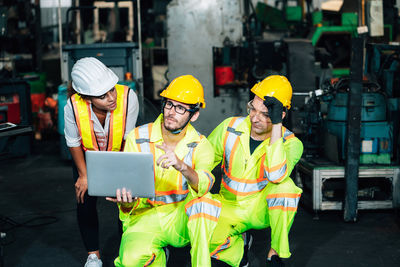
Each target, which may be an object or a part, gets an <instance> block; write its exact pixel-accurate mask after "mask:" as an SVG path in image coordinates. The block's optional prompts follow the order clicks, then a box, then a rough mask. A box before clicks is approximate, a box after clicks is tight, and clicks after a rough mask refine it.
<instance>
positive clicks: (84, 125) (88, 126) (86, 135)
mask: <svg viewBox="0 0 400 267" xmlns="http://www.w3.org/2000/svg"><path fill="white" fill-rule="evenodd" d="M115 89H116V90H117V107H116V108H115V110H113V111H111V115H110V126H109V132H108V140H107V151H120V150H121V147H122V141H123V138H124V134H125V122H126V114H127V108H128V93H129V87H127V86H122V85H119V84H117V85H115ZM71 104H72V110H73V112H74V117H75V121H76V125H77V127H78V130H79V134H80V136H81V143H82V147H83V149H84V150H85V151H86V150H99V144H98V142H97V138H96V134H95V132H94V126H93V121H92V120H91V117H92V111H91V108H90V103H89V102H87V101H86V100H84V99H83V98H82V97H81V96H80V95H78V94H74V95H72V96H71Z"/></svg>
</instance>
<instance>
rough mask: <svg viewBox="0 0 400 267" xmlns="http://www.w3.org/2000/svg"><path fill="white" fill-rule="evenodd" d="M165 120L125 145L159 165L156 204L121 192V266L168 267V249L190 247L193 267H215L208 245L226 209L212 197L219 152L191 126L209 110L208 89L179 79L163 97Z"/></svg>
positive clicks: (186, 77) (131, 137)
mask: <svg viewBox="0 0 400 267" xmlns="http://www.w3.org/2000/svg"><path fill="white" fill-rule="evenodd" d="M161 96H162V97H164V99H163V104H162V114H161V115H160V116H159V117H158V118H157V120H156V121H155V122H154V123H150V124H146V125H143V126H140V127H137V128H136V129H135V130H134V131H132V132H131V133H130V134H129V135H128V137H127V140H126V145H125V150H124V151H128V152H141V151H142V152H151V153H152V154H153V156H154V161H155V164H154V166H155V168H154V172H155V190H156V192H155V193H156V197H155V198H154V199H143V198H140V199H136V198H132V196H131V194H130V193H129V192H126V190H124V189H121V190H117V198H116V199H110V198H108V199H109V200H111V201H114V202H118V205H119V208H120V219H121V220H122V222H123V229H124V233H123V235H122V239H121V247H120V252H119V257H118V258H117V259H116V260H115V262H114V263H115V265H116V266H149V265H151V266H165V265H166V255H165V253H164V250H163V248H164V247H166V246H167V245H171V246H174V247H182V246H185V245H187V244H189V243H190V244H191V251H190V253H191V259H192V266H211V258H210V253H209V241H210V238H211V233H212V231H213V229H214V228H215V226H216V223H217V221H218V217H219V214H220V209H221V204H220V202H219V201H215V200H213V199H212V198H211V194H210V193H208V192H209V191H210V189H211V187H212V186H213V184H214V176H213V175H212V174H211V172H210V170H211V168H212V166H213V162H214V151H213V148H212V146H211V144H210V143H209V142H208V140H207V138H205V137H204V136H203V135H201V134H199V133H198V132H197V131H196V130H195V129H194V128H193V126H192V125H191V124H190V123H191V122H194V121H195V120H197V118H198V117H199V109H200V108H204V107H205V102H204V92H203V87H202V85H201V84H200V82H199V81H198V80H197V79H196V78H194V77H193V76H191V75H184V76H180V77H178V78H176V79H175V80H173V81H172V82H171V84H170V85H169V86H168V87H167V88H166V89H165V90H164V91H163V92H162V93H161Z"/></svg>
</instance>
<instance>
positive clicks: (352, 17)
mask: <svg viewBox="0 0 400 267" xmlns="http://www.w3.org/2000/svg"><path fill="white" fill-rule="evenodd" d="M335 16H336V15H335ZM335 16H332V15H331V17H330V19H329V16H327V17H328V18H327V19H325V18H324V13H323V11H316V12H314V13H313V14H312V21H313V25H314V27H315V29H314V32H313V34H312V37H311V42H312V44H313V45H314V46H315V47H316V48H317V49H320V50H323V51H324V52H326V53H327V54H328V55H329V56H328V57H329V61H330V62H331V64H332V67H333V70H332V75H333V77H343V76H348V75H349V74H350V69H349V67H350V52H351V48H350V46H351V38H352V37H356V36H357V26H358V23H357V21H358V15H357V13H350V12H349V13H342V14H341V15H340V18H341V20H340V25H338V19H337V16H336V17H335Z"/></svg>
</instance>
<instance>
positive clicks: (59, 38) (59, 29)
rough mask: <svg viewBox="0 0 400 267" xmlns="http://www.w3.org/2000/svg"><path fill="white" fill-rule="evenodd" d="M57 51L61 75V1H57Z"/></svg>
mask: <svg viewBox="0 0 400 267" xmlns="http://www.w3.org/2000/svg"><path fill="white" fill-rule="evenodd" d="M57 14H58V46H59V47H58V49H59V52H60V68H61V73H63V59H62V43H63V38H62V19H61V0H58V10H57Z"/></svg>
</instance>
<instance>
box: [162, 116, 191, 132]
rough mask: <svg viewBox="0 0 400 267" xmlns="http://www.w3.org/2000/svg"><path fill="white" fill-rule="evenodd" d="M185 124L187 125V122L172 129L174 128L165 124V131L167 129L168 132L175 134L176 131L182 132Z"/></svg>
mask: <svg viewBox="0 0 400 267" xmlns="http://www.w3.org/2000/svg"><path fill="white" fill-rule="evenodd" d="M170 118H171V117H170ZM171 119H173V120H174V121H177V120H176V119H175V118H171ZM185 123H186V121H183V122H181V123H179V124H178V126H176V127H174V128H172V127H169V126H168V125H167V124H166V123H165V122H164V127H165V129H167V130H168V131H170V132H175V131H177V130H180V129H181V128H182V127H184V125H185Z"/></svg>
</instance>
